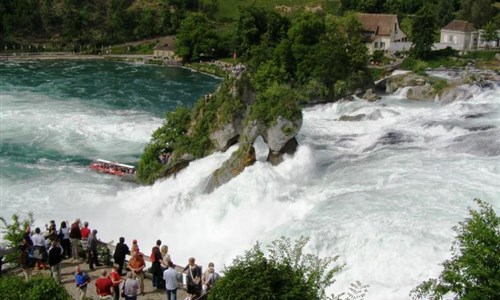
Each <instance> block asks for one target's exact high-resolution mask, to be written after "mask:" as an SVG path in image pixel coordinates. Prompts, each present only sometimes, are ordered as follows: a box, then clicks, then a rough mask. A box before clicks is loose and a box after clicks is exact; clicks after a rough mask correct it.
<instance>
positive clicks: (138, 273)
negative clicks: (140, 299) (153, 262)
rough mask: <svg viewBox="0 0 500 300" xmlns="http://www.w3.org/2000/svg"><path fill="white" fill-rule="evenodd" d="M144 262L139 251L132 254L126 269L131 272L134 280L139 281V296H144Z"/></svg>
mask: <svg viewBox="0 0 500 300" xmlns="http://www.w3.org/2000/svg"><path fill="white" fill-rule="evenodd" d="M145 267H146V261H145V260H144V255H143V254H142V253H141V252H140V251H135V252H132V258H131V259H130V260H129V261H128V268H129V269H130V271H132V274H133V275H134V278H135V279H137V280H138V281H139V286H140V290H141V294H143V295H144V268H145Z"/></svg>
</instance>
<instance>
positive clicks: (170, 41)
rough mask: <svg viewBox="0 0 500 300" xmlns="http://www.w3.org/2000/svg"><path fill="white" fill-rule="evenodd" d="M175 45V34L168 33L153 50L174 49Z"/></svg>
mask: <svg viewBox="0 0 500 300" xmlns="http://www.w3.org/2000/svg"><path fill="white" fill-rule="evenodd" d="M174 46H175V35H169V36H166V37H164V38H162V39H161V40H160V42H159V44H158V45H156V47H154V50H165V51H174Z"/></svg>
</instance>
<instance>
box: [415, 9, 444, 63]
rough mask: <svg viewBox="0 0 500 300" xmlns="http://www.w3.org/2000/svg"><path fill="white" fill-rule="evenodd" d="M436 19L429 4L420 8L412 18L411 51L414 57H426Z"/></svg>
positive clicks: (432, 41) (429, 49)
mask: <svg viewBox="0 0 500 300" xmlns="http://www.w3.org/2000/svg"><path fill="white" fill-rule="evenodd" d="M437 28H438V27H437V20H436V16H435V15H434V11H433V9H432V6H431V5H425V6H424V7H422V9H420V10H419V11H418V12H417V14H416V15H415V18H414V20H413V26H412V35H413V40H412V41H413V45H412V49H411V53H412V55H413V56H415V57H416V58H428V57H429V54H430V53H431V50H432V46H433V44H434V33H435V32H436V30H437Z"/></svg>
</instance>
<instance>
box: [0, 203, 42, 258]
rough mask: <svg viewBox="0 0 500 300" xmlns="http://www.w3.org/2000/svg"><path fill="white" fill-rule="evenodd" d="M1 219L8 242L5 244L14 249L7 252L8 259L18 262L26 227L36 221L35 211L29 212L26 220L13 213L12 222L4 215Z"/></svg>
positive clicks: (4, 235) (4, 237)
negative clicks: (34, 217) (34, 218)
mask: <svg viewBox="0 0 500 300" xmlns="http://www.w3.org/2000/svg"><path fill="white" fill-rule="evenodd" d="M0 221H1V222H2V223H3V226H2V233H3V239H4V240H5V241H7V244H6V245H5V246H7V247H9V248H11V249H13V250H14V251H12V252H10V253H9V254H7V256H6V261H7V262H9V263H13V264H17V263H18V257H19V255H20V253H21V252H20V246H21V245H22V241H23V238H24V234H25V232H26V228H27V227H28V226H29V227H31V226H33V223H34V220H33V213H31V212H29V213H28V216H27V218H26V219H24V220H21V219H20V218H19V215H17V214H13V215H12V223H10V224H9V223H8V222H7V220H5V219H4V218H3V217H0Z"/></svg>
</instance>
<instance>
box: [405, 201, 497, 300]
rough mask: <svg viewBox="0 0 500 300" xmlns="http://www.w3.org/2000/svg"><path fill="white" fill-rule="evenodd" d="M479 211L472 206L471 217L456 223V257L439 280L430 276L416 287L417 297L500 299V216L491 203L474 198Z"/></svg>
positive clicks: (453, 246)
mask: <svg viewBox="0 0 500 300" xmlns="http://www.w3.org/2000/svg"><path fill="white" fill-rule="evenodd" d="M474 201H475V202H476V203H477V205H478V206H479V210H478V211H477V210H473V209H469V214H470V217H469V218H467V219H465V221H462V222H460V223H459V226H455V227H454V228H453V230H454V231H455V233H456V237H455V240H454V242H453V244H452V247H451V251H452V257H451V258H450V259H448V260H446V261H444V263H443V268H444V269H443V271H442V272H441V274H440V275H439V278H437V279H434V278H433V279H429V280H427V281H425V282H423V283H422V284H420V285H419V286H417V287H416V288H415V289H414V290H412V292H411V295H412V296H413V298H414V299H422V298H429V299H436V300H437V299H442V298H443V297H444V296H446V295H449V294H452V295H455V296H456V298H457V299H485V300H488V299H492V300H493V299H499V298H500V269H499V268H498V266H500V218H499V217H498V216H497V215H496V214H495V211H494V210H493V208H492V207H491V205H489V204H487V203H486V202H483V201H481V200H479V199H474Z"/></svg>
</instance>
